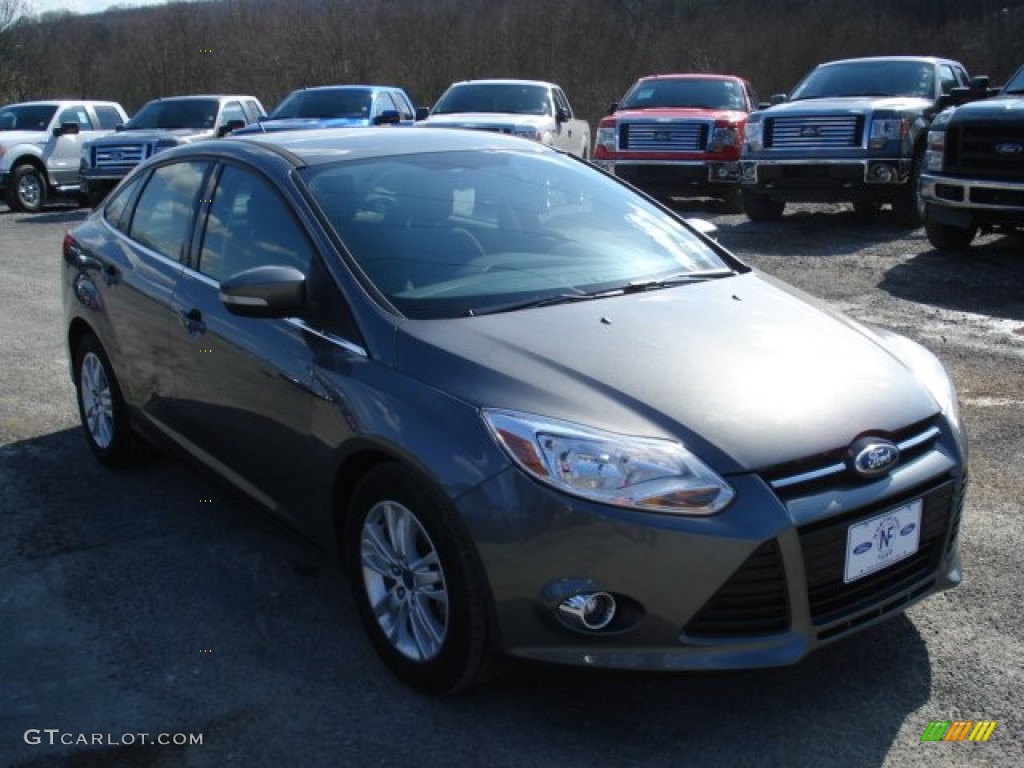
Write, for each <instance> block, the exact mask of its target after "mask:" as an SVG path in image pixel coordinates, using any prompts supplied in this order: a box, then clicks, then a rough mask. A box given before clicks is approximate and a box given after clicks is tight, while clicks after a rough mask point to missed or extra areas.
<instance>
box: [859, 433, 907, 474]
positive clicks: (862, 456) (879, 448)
mask: <svg viewBox="0 0 1024 768" xmlns="http://www.w3.org/2000/svg"><path fill="white" fill-rule="evenodd" d="M850 457H851V459H852V463H853V471H854V472H856V473H857V474H858V475H860V476H861V477H879V476H881V475H884V474H885V473H886V472H888V471H889V470H890V469H892V468H893V467H894V466H896V462H898V461H899V460H900V449H899V448H897V447H896V444H895V443H892V442H890V441H889V440H885V439H883V438H880V437H863V438H861V439H860V440H858V441H857V442H855V443H854V444H853V445H852V446H850Z"/></svg>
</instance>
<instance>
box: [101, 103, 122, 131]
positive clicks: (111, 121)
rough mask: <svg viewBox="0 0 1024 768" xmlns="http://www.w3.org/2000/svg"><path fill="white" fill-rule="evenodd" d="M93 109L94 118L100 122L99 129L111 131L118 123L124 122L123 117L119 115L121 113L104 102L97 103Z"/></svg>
mask: <svg viewBox="0 0 1024 768" xmlns="http://www.w3.org/2000/svg"><path fill="white" fill-rule="evenodd" d="M95 109H96V119H97V122H99V124H100V125H99V127H100V130H101V131H112V130H114V129H115V128H117V126H118V124H119V123H123V122H125V120H124V118H123V117H121V113H120V112H118V111H117V110H116V109H114V108H113V107H110V106H107V105H106V104H97V105H96V107H95Z"/></svg>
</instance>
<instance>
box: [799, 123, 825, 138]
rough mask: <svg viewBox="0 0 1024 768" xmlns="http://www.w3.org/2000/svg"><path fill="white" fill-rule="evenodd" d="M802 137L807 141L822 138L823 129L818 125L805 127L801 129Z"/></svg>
mask: <svg viewBox="0 0 1024 768" xmlns="http://www.w3.org/2000/svg"><path fill="white" fill-rule="evenodd" d="M800 136H801V137H803V138H805V139H811V138H816V137H818V136H821V129H820V128H818V126H816V125H805V126H804V127H803V128H801V129H800Z"/></svg>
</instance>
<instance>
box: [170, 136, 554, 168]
mask: <svg viewBox="0 0 1024 768" xmlns="http://www.w3.org/2000/svg"><path fill="white" fill-rule="evenodd" d="M242 144H256V145H260V146H262V147H267V148H270V149H272V150H274V151H276V152H278V153H281V152H283V153H286V154H287V155H289V156H290V157H291V158H292V162H293V163H294V164H296V165H308V166H313V165H321V164H325V163H332V162H335V161H337V160H340V159H347V160H361V159H365V158H372V157H386V156H397V155H414V154H421V153H428V152H455V151H460V150H472V151H488V150H490V151H506V152H509V151H516V152H529V153H544V152H549V153H552V154H560V153H558V152H557V151H556V150H553V149H551V148H549V147H545V146H544V145H543V144H538V143H537V142H533V141H528V140H526V139H522V138H518V137H514V136H506V135H504V134H500V133H494V132H491V131H477V130H468V129H466V130H463V129H458V128H451V129H445V130H443V131H440V130H422V129H417V128H415V127H409V128H395V127H392V126H380V127H369V128H361V129H359V130H358V131H352V130H346V129H343V128H342V129H339V128H318V129H313V130H304V131H278V132H274V133H252V134H246V135H243V136H232V137H230V138H227V139H222V140H218V141H210V142H202V143H197V144H194V145H191V146H190V147H183V148H181V149H182V150H186V151H187V150H188V149H194V150H195V152H196V153H203V152H210V151H213V152H216V153H224V154H233V153H235V152H236V151H237V152H245V149H244V148H243V147H240V146H239V145H242ZM233 146H234V147H236V149H232V147H233ZM172 151H174V152H178V150H172ZM165 154H169V153H165Z"/></svg>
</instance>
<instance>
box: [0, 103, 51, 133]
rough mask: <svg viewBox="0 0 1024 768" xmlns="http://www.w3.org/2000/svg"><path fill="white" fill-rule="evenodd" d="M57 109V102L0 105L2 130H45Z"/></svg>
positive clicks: (0, 127)
mask: <svg viewBox="0 0 1024 768" xmlns="http://www.w3.org/2000/svg"><path fill="white" fill-rule="evenodd" d="M56 111H57V105H56V104H26V105H22V106H10V107H0V131H45V130H46V126H48V125H49V124H50V121H51V120H52V119H53V115H54V113H55V112H56Z"/></svg>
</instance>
